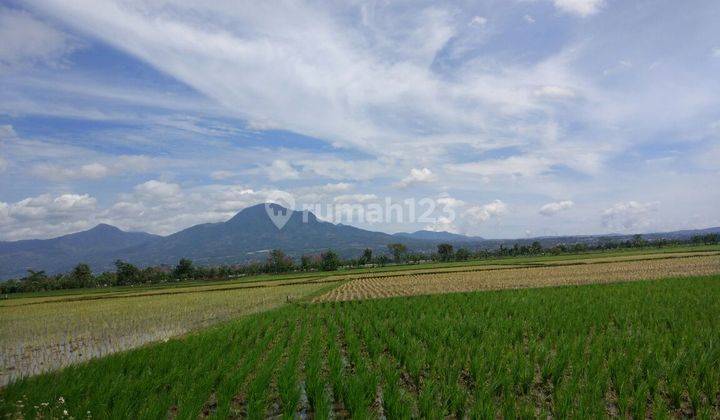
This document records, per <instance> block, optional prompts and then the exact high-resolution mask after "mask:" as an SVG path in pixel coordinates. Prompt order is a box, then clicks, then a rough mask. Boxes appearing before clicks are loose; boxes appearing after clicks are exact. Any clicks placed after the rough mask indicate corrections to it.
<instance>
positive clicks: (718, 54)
mask: <svg viewBox="0 0 720 420" xmlns="http://www.w3.org/2000/svg"><path fill="white" fill-rule="evenodd" d="M710 55H711V56H713V57H715V58H720V47H715V48H713V49H712V51H711V52H710Z"/></svg>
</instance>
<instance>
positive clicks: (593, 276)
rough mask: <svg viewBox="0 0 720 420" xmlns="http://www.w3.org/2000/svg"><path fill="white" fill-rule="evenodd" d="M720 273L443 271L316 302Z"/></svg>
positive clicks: (559, 268) (584, 268)
mask: <svg viewBox="0 0 720 420" xmlns="http://www.w3.org/2000/svg"><path fill="white" fill-rule="evenodd" d="M717 273H720V256H718V255H703V256H687V255H679V256H671V257H668V256H666V257H664V258H652V257H651V258H648V259H636V260H631V261H614V260H612V259H609V260H601V261H592V262H587V261H584V262H583V261H581V262H576V263H556V264H554V265H553V264H548V265H545V266H526V267H503V268H497V267H483V269H476V270H468V269H465V270H462V269H461V268H456V269H453V270H450V271H448V270H445V271H444V272H437V271H435V272H433V271H430V272H418V273H414V274H404V275H399V274H392V275H387V276H382V275H380V276H373V277H363V278H356V279H352V280H349V281H347V282H346V283H344V284H342V285H340V286H338V287H337V288H335V289H333V290H331V291H329V292H327V293H325V294H324V295H322V296H319V297H317V298H315V301H318V302H320V301H344V300H355V299H372V298H385V297H392V296H414V295H426V294H436V293H450V292H470V291H476V290H496V289H516V288H524V287H544V286H563V285H581V284H589V283H609V282H618V281H632V280H648V279H658V278H663V277H674V276H696V275H708V274H717Z"/></svg>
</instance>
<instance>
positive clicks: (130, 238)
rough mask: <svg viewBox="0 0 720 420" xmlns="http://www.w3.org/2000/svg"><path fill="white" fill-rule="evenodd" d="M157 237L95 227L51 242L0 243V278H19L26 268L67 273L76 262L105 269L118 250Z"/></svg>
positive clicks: (48, 240) (102, 226)
mask: <svg viewBox="0 0 720 420" xmlns="http://www.w3.org/2000/svg"><path fill="white" fill-rule="evenodd" d="M158 238H160V236H157V235H152V234H149V233H144V232H125V231H122V230H120V229H118V228H116V227H115V226H110V225H106V224H99V225H97V226H95V227H94V228H92V229H90V230H86V231H83V232H78V233H71V234H69V235H64V236H60V237H57V238H52V239H31V240H24V241H14V242H0V279H2V278H8V277H18V276H22V275H24V274H26V272H27V270H28V269H35V270H46V271H47V272H51V273H55V272H62V271H68V270H70V269H72V267H74V266H75V265H77V263H79V262H86V263H88V264H90V265H91V266H93V267H95V268H96V269H107V268H109V265H111V263H112V261H113V258H116V254H118V253H121V251H122V250H124V249H127V248H129V247H133V246H136V245H139V244H147V243H150V242H152V241H154V240H156V239H158Z"/></svg>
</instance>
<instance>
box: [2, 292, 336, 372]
mask: <svg viewBox="0 0 720 420" xmlns="http://www.w3.org/2000/svg"><path fill="white" fill-rule="evenodd" d="M328 284H332V283H324V282H318V283H313V282H311V283H302V284H291V285H285V284H273V283H269V284H265V285H264V286H266V287H260V286H261V285H253V287H233V288H230V289H225V288H220V289H219V290H218V287H217V286H215V288H208V287H198V288H195V289H188V290H184V291H180V290H173V293H160V292H158V291H150V292H145V293H134V294H127V293H116V294H103V295H101V296H85V295H79V296H61V297H42V298H28V299H10V300H7V301H5V302H3V303H2V304H1V305H0V319H2V322H0V386H2V385H4V384H6V383H8V382H10V381H12V380H15V379H17V378H19V377H23V376H28V375H33V374H38V373H40V372H44V371H48V370H54V369H57V368H59V367H63V366H67V365H69V364H73V363H77V362H80V361H83V360H88V359H91V358H95V357H101V356H104V355H107V354H111V353H115V352H118V351H122V350H127V349H130V348H134V347H138V346H141V345H143V344H146V343H148V342H153V341H161V340H167V339H169V338H171V337H175V336H178V335H182V334H185V333H187V332H189V331H193V330H196V329H199V328H203V327H207V326H209V325H212V324H215V323H218V322H221V321H225V320H228V319H232V318H237V317H239V316H243V315H247V314H251V313H255V312H260V311H265V310H268V309H271V308H274V307H277V306H278V305H281V304H284V303H286V302H287V301H289V300H290V301H291V300H294V299H299V298H302V297H304V296H306V295H308V294H311V293H314V292H317V291H318V290H322V289H323V288H324V287H327V286H328ZM246 286H247V285H246Z"/></svg>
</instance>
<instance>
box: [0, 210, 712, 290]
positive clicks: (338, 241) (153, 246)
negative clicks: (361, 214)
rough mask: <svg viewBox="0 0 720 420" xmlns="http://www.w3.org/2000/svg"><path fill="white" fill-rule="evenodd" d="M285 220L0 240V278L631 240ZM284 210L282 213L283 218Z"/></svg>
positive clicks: (302, 216) (252, 213) (298, 217)
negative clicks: (81, 268)
mask: <svg viewBox="0 0 720 420" xmlns="http://www.w3.org/2000/svg"><path fill="white" fill-rule="evenodd" d="M269 206H270V208H271V209H272V211H274V212H275V213H276V214H278V213H281V214H284V215H286V218H287V221H286V223H285V225H284V226H283V227H282V229H278V228H277V227H276V225H275V224H274V223H273V220H271V218H270V217H269V216H268V213H267V211H266V205H265V204H258V205H254V206H251V207H248V208H245V209H243V210H242V211H240V212H239V213H237V214H236V215H235V216H234V217H233V218H231V219H230V220H228V221H226V222H220V223H205V224H200V225H195V226H192V227H189V228H187V229H184V230H181V231H179V232H177V233H173V234H171V235H168V236H158V235H153V234H149V233H144V232H125V231H122V230H120V229H118V228H116V227H114V226H110V225H106V224H100V225H98V226H96V227H94V228H92V229H90V230H87V231H83V232H78V233H73V234H69V235H65V236H60V237H57V238H52V239H33V240H22V241H14V242H0V279H7V278H15V277H20V276H23V275H25V274H26V272H27V270H28V269H33V270H44V271H46V272H47V273H58V272H65V271H69V270H71V269H72V268H73V267H74V266H75V265H76V264H77V263H79V262H85V263H88V264H90V266H91V267H92V269H93V270H94V271H96V272H100V271H105V270H111V269H113V262H114V261H115V260H116V259H122V260H125V261H128V262H130V263H133V264H136V265H139V266H149V265H160V264H167V265H174V264H176V263H177V261H178V260H179V259H180V258H190V259H192V260H193V261H194V262H195V263H196V264H201V265H219V264H233V263H243V262H249V261H263V260H264V259H265V257H266V254H267V252H268V251H269V250H271V249H282V250H283V251H285V252H286V253H287V254H288V255H290V256H293V257H299V256H300V255H303V254H314V253H320V252H323V251H325V250H327V249H333V250H335V251H336V252H338V253H339V254H340V255H341V256H342V257H357V256H359V255H360V254H361V253H362V250H364V249H365V248H371V249H373V251H375V252H376V253H386V252H387V245H388V244H390V243H393V242H402V243H404V244H405V245H406V246H407V247H408V248H409V249H412V250H415V251H431V250H434V249H435V247H436V245H437V244H438V243H440V242H449V243H453V244H456V246H467V247H474V248H479V247H483V248H496V247H498V246H500V245H506V246H511V245H512V244H514V243H520V244H524V243H529V242H532V241H533V240H538V241H540V242H541V244H542V245H543V246H553V245H556V244H559V243H578V242H582V243H588V244H591V243H596V242H598V241H600V240H601V238H609V239H615V240H623V239H627V238H629V237H630V235H604V236H592V235H590V236H564V237H544V238H526V239H492V240H488V239H483V238H481V237H470V236H464V235H458V234H455V233H450V232H432V231H426V230H421V231H417V232H414V233H396V234H393V235H390V234H387V233H382V232H373V231H369V230H365V229H360V228H356V227H353V226H348V225H343V224H333V223H329V222H324V221H321V220H319V219H318V218H317V217H315V215H314V214H312V213H310V212H299V211H293V210H289V209H286V208H284V207H282V206H279V205H277V204H270V205H269ZM288 212H289V213H288ZM711 232H720V228H710V229H704V230H686V231H676V232H668V233H654V234H646V235H643V236H644V237H645V238H648V239H655V238H661V237H662V238H666V239H682V238H689V237H691V236H693V235H696V234H702V233H711Z"/></svg>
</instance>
